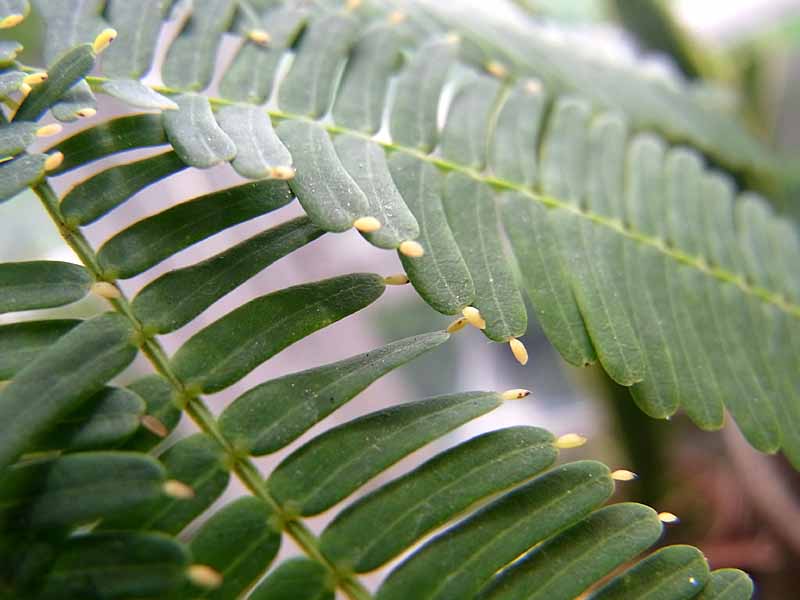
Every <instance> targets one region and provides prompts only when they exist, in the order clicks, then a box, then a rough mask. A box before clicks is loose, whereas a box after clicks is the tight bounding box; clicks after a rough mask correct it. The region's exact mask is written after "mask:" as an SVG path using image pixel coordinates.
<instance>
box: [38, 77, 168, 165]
mask: <svg viewBox="0 0 800 600" xmlns="http://www.w3.org/2000/svg"><path fill="white" fill-rule="evenodd" d="M148 89H149V88H148ZM167 143H169V142H168V141H167V135H166V133H164V124H163V122H162V120H161V115H148V114H141V115H129V116H126V117H118V118H116V119H111V120H109V121H106V122H104V123H100V124H98V125H95V126H94V127H90V128H88V129H84V130H83V131H80V132H78V133H76V134H75V135H73V136H71V137H68V138H67V139H65V140H63V141H61V142H59V143H58V144H56V145H55V146H53V147H52V148H51V149H50V150H48V152H52V151H56V150H58V151H60V152H61V153H63V154H64V162H62V163H61V166H60V167H59V168H58V169H56V170H55V171H53V174H55V175H60V174H61V173H65V172H66V171H70V170H72V169H75V168H77V167H80V166H83V165H85V164H87V163H90V162H93V161H95V160H100V159H101V158H105V157H106V156H111V155H112V154H117V153H118V152H125V151H126V150H134V149H138V148H147V147H149V146H161V145H164V144H167Z"/></svg>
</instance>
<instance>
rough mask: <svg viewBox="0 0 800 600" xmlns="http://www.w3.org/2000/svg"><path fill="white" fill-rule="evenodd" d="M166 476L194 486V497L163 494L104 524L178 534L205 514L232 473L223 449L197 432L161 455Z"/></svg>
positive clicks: (108, 528) (106, 525) (105, 527)
mask: <svg viewBox="0 0 800 600" xmlns="http://www.w3.org/2000/svg"><path fill="white" fill-rule="evenodd" d="M159 458H160V460H161V462H162V463H163V464H164V467H165V469H166V472H167V479H174V480H176V481H179V482H181V483H183V484H184V485H188V486H189V487H190V488H192V491H193V492H194V495H193V496H192V497H191V498H174V497H171V496H167V495H165V494H161V495H160V496H158V497H157V498H153V499H152V500H151V501H150V502H148V503H146V504H143V505H142V506H140V507H138V508H137V509H135V510H129V511H127V512H126V513H124V514H120V515H119V516H118V517H117V518H114V519H106V520H105V521H103V523H102V525H101V527H102V528H103V529H107V530H113V529H138V530H143V531H144V530H150V531H163V532H164V533H169V534H173V535H174V534H177V533H179V532H180V531H181V530H182V529H183V528H184V527H186V525H188V524H189V523H191V522H192V520H194V519H195V517H197V516H198V515H200V514H202V513H203V512H204V511H205V510H206V509H207V508H208V507H209V506H211V505H212V504H213V503H214V501H215V500H216V499H217V498H219V497H220V495H221V494H222V492H224V491H225V488H226V487H227V486H228V480H229V478H230V473H229V472H228V465H227V459H226V455H225V451H224V450H223V448H222V447H221V446H220V445H219V444H218V443H217V442H216V441H215V440H213V439H211V438H210V437H209V436H207V435H205V434H203V433H196V434H194V435H192V436H189V437H187V438H183V439H182V440H180V441H179V442H177V443H176V444H175V445H173V446H172V447H171V448H170V449H169V450H167V451H166V452H165V453H164V454H163V455H161V456H160V457H159Z"/></svg>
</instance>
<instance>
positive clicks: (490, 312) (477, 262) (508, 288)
mask: <svg viewBox="0 0 800 600" xmlns="http://www.w3.org/2000/svg"><path fill="white" fill-rule="evenodd" d="M444 211H445V214H446V215H447V223H448V224H449V225H450V228H451V230H452V231H453V237H454V238H455V240H456V243H457V244H458V247H459V249H460V250H461V255H462V256H463V257H464V261H465V263H466V265H467V268H468V269H469V273H470V275H471V276H472V281H473V282H474V284H475V302H474V305H475V307H476V308H477V309H478V310H480V312H481V316H482V317H483V318H484V319H485V320H486V329H485V330H484V333H485V334H486V335H487V337H489V339H492V340H494V341H496V342H506V341H508V340H509V339H510V338H512V337H519V336H521V335H522V334H524V333H525V329H526V328H527V326H528V316H527V312H526V310H525V303H524V302H523V300H522V296H521V295H520V293H519V289H518V288H517V286H516V283H515V282H514V275H513V274H512V273H511V270H510V268H509V263H508V260H507V259H506V256H505V252H504V251H503V246H502V242H501V240H500V231H499V229H498V226H497V207H496V205H495V198H494V195H493V194H492V192H491V190H490V189H489V188H488V187H487V186H485V185H483V184H481V183H479V182H477V181H475V180H473V179H470V178H469V177H467V176H465V175H462V174H461V173H452V174H450V175H448V177H447V180H446V186H445V196H444Z"/></svg>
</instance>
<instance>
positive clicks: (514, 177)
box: [489, 81, 545, 186]
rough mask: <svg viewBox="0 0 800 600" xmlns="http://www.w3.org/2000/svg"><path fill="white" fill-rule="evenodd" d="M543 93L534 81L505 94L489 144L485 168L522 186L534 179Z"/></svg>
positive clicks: (542, 109)
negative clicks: (486, 166)
mask: <svg viewBox="0 0 800 600" xmlns="http://www.w3.org/2000/svg"><path fill="white" fill-rule="evenodd" d="M544 110H545V95H544V92H543V91H542V88H541V85H540V84H539V83H537V82H534V81H527V82H524V81H523V82H519V83H518V84H517V85H515V86H514V88H513V89H512V90H511V92H510V93H509V95H508V96H507V97H506V99H505V101H504V102H503V104H502V106H501V107H500V112H499V113H498V115H497V122H496V123H495V126H494V132H493V135H492V138H491V142H490V145H489V169H490V170H491V171H492V173H494V174H495V175H496V176H497V177H500V178H501V179H505V180H507V181H514V182H517V183H520V184H524V185H526V186H530V185H533V184H534V183H535V182H536V166H537V164H538V162H539V160H538V156H537V150H538V142H539V134H540V129H541V125H542V117H543V116H544Z"/></svg>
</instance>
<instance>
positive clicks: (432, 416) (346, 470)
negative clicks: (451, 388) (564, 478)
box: [269, 392, 501, 516]
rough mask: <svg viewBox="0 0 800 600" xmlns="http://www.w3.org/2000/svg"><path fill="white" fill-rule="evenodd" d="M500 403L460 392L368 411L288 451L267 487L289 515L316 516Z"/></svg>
mask: <svg viewBox="0 0 800 600" xmlns="http://www.w3.org/2000/svg"><path fill="white" fill-rule="evenodd" d="M500 403H501V399H500V396H499V394H496V393H494V392H464V393H461V394H452V395H448V396H437V397H435V398H429V399H427V400H421V401H419V402H410V403H407V404H404V405H400V406H395V407H392V408H388V409H385V410H381V411H378V412H374V413H371V414H369V415H366V416H364V417H361V418H359V419H355V420H353V421H350V422H349V423H345V424H344V425H340V426H339V427H335V428H334V429H331V430H328V431H326V432H325V433H323V434H322V435H320V436H317V437H316V438H314V439H313V440H311V441H310V442H308V443H307V444H305V445H304V446H302V447H300V448H299V449H298V450H296V451H295V452H293V453H292V454H291V455H289V457H287V458H286V459H285V460H284V461H283V462H282V463H281V464H280V465H278V467H277V468H276V469H275V470H274V471H273V472H272V475H271V476H270V478H269V489H270V491H271V492H272V495H273V497H274V498H275V499H276V500H277V501H278V502H280V503H281V504H282V505H283V506H284V507H285V508H286V510H288V511H289V512H290V513H296V514H300V515H303V516H309V515H315V514H318V513H320V512H322V511H324V510H327V509H328V508H330V507H331V506H333V505H334V504H336V503H337V502H339V501H340V500H343V499H344V498H346V497H347V496H349V495H350V494H352V493H353V492H354V491H356V490H357V489H358V488H359V487H361V486H362V485H363V484H365V483H366V482H367V481H369V480H370V479H371V478H373V477H374V476H375V475H377V474H378V473H380V472H381V471H383V470H384V469H386V468H388V467H389V466H390V465H392V464H394V463H395V462H397V461H398V460H400V459H401V458H403V457H404V456H406V455H408V454H410V453H411V452H413V451H414V450H416V449H417V448H420V447H422V446H424V445H425V444H427V443H429V442H432V441H433V440H435V439H438V438H439V437H441V436H442V435H444V434H445V433H447V432H448V431H451V430H452V429H455V428H456V427H458V426H460V425H463V424H464V423H467V422H468V421H471V420H472V419H474V418H476V417H479V416H480V415H483V414H486V413H487V412H490V411H492V410H494V409H495V408H497V407H498V406H500ZM364 440H368V441H369V442H370V445H369V446H365V443H364Z"/></svg>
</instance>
